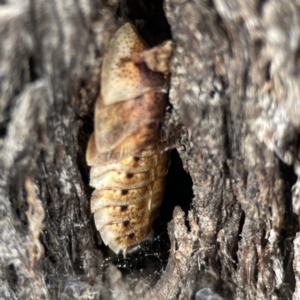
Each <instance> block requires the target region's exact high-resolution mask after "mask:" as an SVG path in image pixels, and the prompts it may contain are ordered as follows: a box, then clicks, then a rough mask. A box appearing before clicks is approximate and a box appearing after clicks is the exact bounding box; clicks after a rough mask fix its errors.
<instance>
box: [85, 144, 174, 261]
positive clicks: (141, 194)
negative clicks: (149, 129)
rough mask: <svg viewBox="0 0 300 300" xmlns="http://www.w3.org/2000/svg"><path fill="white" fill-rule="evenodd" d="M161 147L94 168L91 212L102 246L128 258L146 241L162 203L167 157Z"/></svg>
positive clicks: (150, 147) (147, 149) (153, 147)
mask: <svg viewBox="0 0 300 300" xmlns="http://www.w3.org/2000/svg"><path fill="white" fill-rule="evenodd" d="M160 144H161V145H159V146H158V145H152V146H148V147H146V149H145V151H141V153H140V154H139V155H137V154H135V155H134V156H128V157H127V158H125V159H123V160H121V161H118V162H111V163H107V164H106V165H105V166H103V165H100V166H92V168H91V179H90V180H91V181H90V185H91V186H93V187H94V188H95V191H94V192H93V194H92V198H91V210H92V213H94V219H95V224H96V228H97V230H98V231H99V232H100V234H101V237H102V239H103V242H104V243H105V244H106V245H108V246H109V248H110V249H112V250H113V251H114V252H115V253H119V252H120V251H121V252H123V254H124V255H125V254H126V253H128V252H129V251H130V250H131V249H132V248H134V247H135V246H137V245H138V244H139V243H140V242H141V241H143V240H145V239H147V238H148V237H149V235H150V233H151V230H152V223H153V221H154V219H155V218H156V216H157V213H158V208H159V206H160V204H161V201H162V194H163V190H164V184H165V175H166V172H167V168H168V153H167V152H163V151H162V150H161V149H162V148H163V147H164V146H165V142H160Z"/></svg>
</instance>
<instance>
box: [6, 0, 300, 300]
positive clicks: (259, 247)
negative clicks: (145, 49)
mask: <svg viewBox="0 0 300 300" xmlns="http://www.w3.org/2000/svg"><path fill="white" fill-rule="evenodd" d="M163 6H164V9H163ZM299 20H300V2H299V1H298V0H281V1H279V0H267V1H266V0H248V1H244V0H236V1H229V0H228V1H227V0H214V1H208V0H207V1H205V0H193V1H187V0H166V1H165V2H164V3H162V1H160V0H155V1H146V0H145V1H142V0H136V1H133V0H132V1H129V0H127V1H126V0H120V1H117V0H111V1H109V0H106V1H105V0H102V1H101V0H64V1H58V0H47V1H36V0H2V1H1V0H0V40H1V43H0V171H1V173H0V224H1V226H0V298H1V299H168V300H171V299H195V300H200V299H221V297H222V298H223V299H272V300H275V299H293V300H296V299H300V263H299V261H300V234H299V225H298V215H299V213H300V181H299V179H298V177H299V176H300V165H299V133H300V73H299V69H300V55H299V53H300V25H299V24H300V22H299ZM125 21H131V22H132V23H133V24H135V26H136V27H137V28H138V30H139V32H140V34H141V36H142V37H143V38H144V39H145V40H146V41H147V42H148V44H149V45H151V46H152V45H156V44H159V43H160V42H162V41H164V40H166V39H168V38H170V36H172V40H173V42H174V53H173V56H172V60H171V64H170V69H171V84H170V92H169V101H170V107H171V109H169V110H168V113H167V115H166V120H165V133H166V135H167V136H169V137H170V140H172V145H174V147H176V148H177V151H178V153H179V155H180V158H181V160H182V164H183V167H184V169H185V170H186V171H187V172H188V173H189V174H190V176H191V179H192V184H193V186H192V188H193V194H194V197H193V199H192V200H191V197H190V195H189V193H188V192H186V194H185V197H186V199H184V200H185V203H188V204H189V203H191V206H190V207H188V209H184V208H183V209H182V208H180V207H179V206H176V207H175V208H174V207H172V211H173V209H174V211H173V218H172V220H171V221H170V222H169V223H168V228H167V230H168V234H169V239H170V244H168V242H167V241H166V242H165V244H166V245H169V246H168V247H167V248H166V249H165V250H162V252H164V253H160V251H159V250H157V249H156V250H155V251H154V252H153V253H152V254H151V255H149V257H152V258H156V257H158V258H159V259H158V260H156V261H155V263H153V261H154V260H151V259H149V260H147V257H146V256H147V255H143V252H141V253H142V254H141V255H140V256H138V255H137V256H132V257H129V258H127V259H122V258H115V257H113V256H111V253H109V252H108V250H107V249H106V247H105V246H104V245H103V243H102V241H101V238H100V237H99V234H98V233H97V231H96V229H95V226H94V223H93V218H92V215H91V213H90V207H89V198H90V195H91V192H92V190H91V188H90V187H89V186H88V181H89V178H88V168H87V166H86V162H85V148H86V144H87V140H88V137H89V134H90V133H91V132H92V131H93V121H92V120H93V104H94V101H95V99H96V95H97V93H98V92H99V88H100V87H99V75H100V66H101V59H102V56H103V53H104V51H105V49H106V47H107V45H108V42H109V40H110V38H111V37H112V35H113V34H114V32H115V31H116V30H117V28H118V27H119V26H120V25H121V24H122V23H124V22H125ZM171 171H172V166H171V168H170V173H171ZM170 176H172V174H170ZM178 180H179V181H180V180H181V179H180V178H179V179H178ZM170 188H171V189H172V188H173V187H172V185H171V186H170ZM174 189H175V186H174ZM171 197H173V198H174V199H173V200H174V201H173V203H176V199H175V198H176V195H174V194H173V196H171ZM191 201H192V202H191ZM173 206H174V205H173ZM162 223H163V222H162ZM166 253H167V254H168V259H166V258H165V256H164V255H165V254H166ZM141 257H143V261H142V262H141V260H142V259H141ZM133 265H134V267H132V266H133ZM124 266H125V267H124ZM213 293H215V294H214V295H215V296H214V297H215V298H209V297H212V296H211V294H213ZM218 297H219V298H218Z"/></svg>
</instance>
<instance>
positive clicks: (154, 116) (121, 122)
mask: <svg viewBox="0 0 300 300" xmlns="http://www.w3.org/2000/svg"><path fill="white" fill-rule="evenodd" d="M171 46H172V45H171V44H170V42H169V43H166V44H165V45H164V46H158V48H157V49H156V50H157V51H155V48H153V49H154V51H153V49H150V50H147V49H146V46H145V44H144V43H143V42H142V41H141V39H140V37H139V36H138V35H137V33H136V31H135V29H134V28H133V27H132V25H130V24H129V23H127V24H125V25H124V26H123V27H121V29H119V31H118V32H117V33H116V34H115V36H114V38H113V39H112V41H111V43H110V45H109V48H108V51H107V53H106V55H105V56H104V59H103V64H102V73H101V95H99V96H98V99H97V101H96V108H95V131H94V133H93V134H92V135H91V137H90V140H89V143H88V149H87V154H86V156H87V162H88V165H90V166H91V171H90V185H91V186H92V187H94V188H95V191H94V192H93V194H92V198H91V210H92V213H94V219H95V224H96V228H97V230H98V231H99V232H100V234H101V237H102V239H103V241H104V243H105V244H106V245H108V246H109V247H110V248H111V249H112V250H113V251H114V252H115V253H119V252H120V251H122V252H123V254H124V255H126V253H127V252H128V251H130V250H132V249H133V248H134V247H136V246H137V245H138V244H139V243H140V242H141V241H143V240H145V239H147V238H149V237H150V235H151V227H152V223H153V220H154V219H155V217H156V215H157V211H158V208H159V206H160V203H161V200H162V193H163V189H164V183H165V175H166V172H167V168H168V153H167V152H166V151H164V149H165V148H166V146H167V144H166V142H165V141H162V139H161V123H162V119H163V116H164V111H165V107H166V94H165V93H166V80H165V74H163V73H165V72H166V70H165V65H166V64H165V63H161V62H159V61H161V60H164V61H166V60H168V58H169V56H170V54H171V49H172V48H171ZM159 47H160V48H159ZM160 49H162V50H160ZM148 51H149V52H148ZM155 60H158V63H155ZM153 61H154V63H153ZM162 66H163V67H162ZM158 71H159V72H158Z"/></svg>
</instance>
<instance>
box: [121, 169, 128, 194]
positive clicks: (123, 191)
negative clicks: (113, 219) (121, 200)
mask: <svg viewBox="0 0 300 300" xmlns="http://www.w3.org/2000/svg"><path fill="white" fill-rule="evenodd" d="M127 176H128V174H127ZM127 194H128V190H122V195H123V196H125V195H127Z"/></svg>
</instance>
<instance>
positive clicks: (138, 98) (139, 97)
mask: <svg viewBox="0 0 300 300" xmlns="http://www.w3.org/2000/svg"><path fill="white" fill-rule="evenodd" d="M142 98H143V95H140V96H137V97H135V98H134V100H140V99H142Z"/></svg>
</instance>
